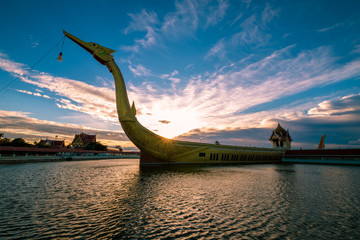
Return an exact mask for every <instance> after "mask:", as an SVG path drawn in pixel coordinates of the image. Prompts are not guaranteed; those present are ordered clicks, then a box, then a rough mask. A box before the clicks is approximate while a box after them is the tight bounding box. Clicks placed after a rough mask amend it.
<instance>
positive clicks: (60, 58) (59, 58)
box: [57, 52, 63, 62]
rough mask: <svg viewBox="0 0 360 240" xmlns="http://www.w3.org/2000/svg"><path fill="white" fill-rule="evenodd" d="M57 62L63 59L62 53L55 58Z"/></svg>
mask: <svg viewBox="0 0 360 240" xmlns="http://www.w3.org/2000/svg"><path fill="white" fill-rule="evenodd" d="M57 60H58V61H59V62H61V61H62V60H63V58H62V52H60V54H59V56H58V57H57Z"/></svg>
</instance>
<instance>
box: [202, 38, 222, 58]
mask: <svg viewBox="0 0 360 240" xmlns="http://www.w3.org/2000/svg"><path fill="white" fill-rule="evenodd" d="M225 55H226V49H225V42H224V39H220V40H219V41H218V42H217V43H216V44H215V45H214V46H213V47H212V48H211V49H210V51H209V52H208V53H207V54H206V56H205V59H208V58H210V57H212V56H218V57H219V58H220V59H224V58H225Z"/></svg>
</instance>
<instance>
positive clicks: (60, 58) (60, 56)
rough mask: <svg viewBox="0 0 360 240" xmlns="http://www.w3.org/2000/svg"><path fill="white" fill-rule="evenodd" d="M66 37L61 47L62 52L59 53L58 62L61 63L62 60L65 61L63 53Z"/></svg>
mask: <svg viewBox="0 0 360 240" xmlns="http://www.w3.org/2000/svg"><path fill="white" fill-rule="evenodd" d="M65 37H66V36H65V35H64V40H63V43H62V45H61V51H60V53H59V56H58V57H57V60H58V61H59V62H61V61H62V60H63V58H62V51H63V48H64V43H65Z"/></svg>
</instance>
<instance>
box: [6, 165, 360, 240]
mask: <svg viewBox="0 0 360 240" xmlns="http://www.w3.org/2000/svg"><path fill="white" fill-rule="evenodd" d="M359 172H360V168H357V167H341V166H335V167H334V166H321V165H316V166H312V165H245V166H234V167H229V166H218V167H205V166H174V167H166V168H164V167H162V168H160V167H158V168H139V166H138V161H137V160H126V161H124V160H106V161H84V162H60V163H39V164H20V165H3V166H0V186H1V191H0V239H19V238H22V239H44V238H45V239H53V238H55V239H63V238H65V239H69V238H70V239H77V238H78V239H172V238H177V239H310V238H330V239H338V238H342V239H358V238H360V230H359V228H358V225H357V223H358V222H359V220H360V219H359V218H360V214H359V213H360V189H359V187H358V183H359V182H360V174H359Z"/></svg>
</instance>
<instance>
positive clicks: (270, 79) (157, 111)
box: [0, 45, 360, 136]
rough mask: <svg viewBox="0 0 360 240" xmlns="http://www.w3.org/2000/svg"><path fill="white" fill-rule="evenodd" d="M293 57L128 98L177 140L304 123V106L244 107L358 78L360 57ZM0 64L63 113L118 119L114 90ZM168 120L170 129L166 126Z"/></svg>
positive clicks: (147, 120)
mask: <svg viewBox="0 0 360 240" xmlns="http://www.w3.org/2000/svg"><path fill="white" fill-rule="evenodd" d="M293 52H296V46H295V45H292V46H288V47H286V48H283V49H280V50H277V51H274V52H273V53H271V54H269V55H268V56H266V57H263V58H262V59H260V60H257V61H255V62H252V63H248V64H245V63H244V62H242V61H240V62H239V64H236V63H235V64H230V65H228V66H226V65H225V66H223V67H222V68H220V69H219V70H217V71H215V72H213V73H206V74H203V75H194V76H191V77H190V78H189V79H186V81H188V82H187V83H186V81H185V79H184V84H185V85H184V87H182V88H177V89H176V90H174V89H170V90H169V89H164V88H163V87H161V86H160V85H159V84H156V83H151V82H144V83H143V84H141V85H140V86H135V85H130V86H129V90H128V92H129V96H130V99H131V100H134V101H135V103H136V105H137V108H138V109H139V110H141V112H142V114H141V115H139V116H138V119H139V120H140V122H141V123H143V124H144V125H145V126H146V127H149V128H150V129H151V130H158V133H159V134H160V135H165V136H166V135H167V134H169V133H171V135H173V136H175V135H179V134H183V133H185V132H188V131H191V130H193V129H215V130H224V129H228V130H230V129H245V128H256V127H259V126H263V127H265V126H268V123H267V122H266V121H267V120H266V119H269V117H268V116H271V117H272V118H274V117H276V118H278V119H286V120H289V119H299V118H301V116H303V115H304V114H300V113H299V112H303V111H304V110H305V108H299V109H296V108H297V107H298V106H295V107H294V106H292V108H291V109H277V110H272V111H266V110H264V111H262V112H255V113H245V112H244V110H246V109H248V108H250V107H253V106H257V105H259V104H263V103H269V102H272V101H274V100H276V99H281V98H283V97H285V96H290V95H292V94H296V93H299V92H302V91H305V90H308V89H311V88H313V87H316V86H324V85H327V84H331V83H335V82H339V81H342V80H345V79H349V78H353V77H359V76H360V61H359V60H356V59H355V60H353V61H350V62H347V63H344V64H342V65H340V64H338V63H337V62H336V60H337V59H336V58H335V57H333V56H332V53H331V49H330V48H328V47H319V48H316V49H313V50H306V51H300V52H298V53H297V54H293ZM2 59H3V60H0V66H4V64H2V62H6V63H7V64H8V65H6V66H9V65H10V66H15V67H14V68H9V67H3V69H4V70H5V71H9V72H10V73H11V74H15V75H16V76H18V77H19V78H20V79H21V80H22V81H24V82H27V83H29V84H32V85H34V86H36V88H38V89H42V90H43V89H46V90H48V91H51V92H53V93H54V94H55V95H57V97H56V98H54V99H56V102H55V103H56V105H57V106H58V107H59V108H64V109H71V110H73V111H77V112H81V113H86V114H89V115H91V116H94V117H97V118H100V119H102V120H106V121H111V122H117V113H116V106H115V98H114V90H113V89H112V88H107V87H95V86H92V85H89V84H86V83H83V82H79V81H76V80H71V79H66V78H59V77H54V76H51V75H49V74H45V73H38V72H36V71H29V72H28V73H27V74H26V75H21V74H22V73H24V72H25V71H24V70H23V68H25V66H24V65H21V64H18V63H15V62H12V61H11V60H9V59H4V58H2ZM133 70H134V74H135V73H137V74H138V75H143V76H144V75H146V74H153V73H151V71H150V70H148V69H147V68H146V67H144V66H137V67H136V68H133ZM178 74H179V72H178V71H177V70H174V71H173V72H171V73H169V74H162V75H161V74H159V75H155V76H158V77H159V78H160V77H162V78H164V79H169V80H172V81H174V82H176V81H177V80H176V81H175V80H174V79H175V78H176V77H177V76H178ZM60 82H61V84H59V83H60ZM352 99H353V98H352ZM344 102H346V101H345V100H344ZM313 104H314V106H316V105H317V104H318V102H316V100H314V102H313ZM344 104H345V103H344ZM346 104H349V102H346ZM326 107H327V108H330V107H332V106H328V105H324V104H322V105H321V104H320V105H319V107H318V108H314V109H312V110H310V111H309V115H310V114H312V115H314V114H315V113H317V114H318V113H324V112H330V111H326V109H327V108H326ZM332 109H333V110H334V108H332ZM159 121H160V122H159ZM164 121H166V122H168V124H162V123H163V122H164ZM229 128H230V129H229ZM168 136H169V135H168Z"/></svg>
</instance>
